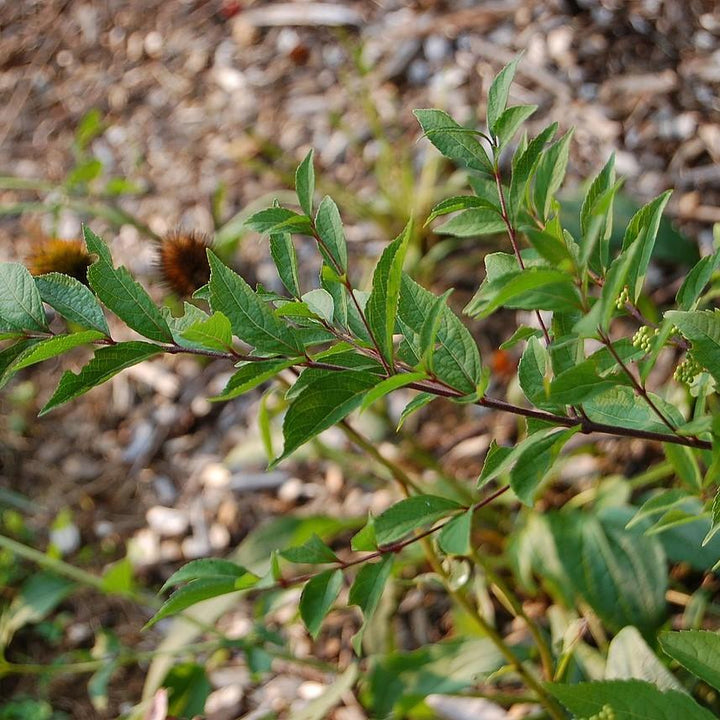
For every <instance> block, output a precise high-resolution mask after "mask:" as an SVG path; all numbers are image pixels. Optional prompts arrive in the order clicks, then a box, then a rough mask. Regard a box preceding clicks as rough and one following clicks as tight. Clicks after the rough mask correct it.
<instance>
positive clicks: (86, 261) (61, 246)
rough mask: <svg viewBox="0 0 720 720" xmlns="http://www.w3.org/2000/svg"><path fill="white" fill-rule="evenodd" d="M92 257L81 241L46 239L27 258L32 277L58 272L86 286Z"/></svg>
mask: <svg viewBox="0 0 720 720" xmlns="http://www.w3.org/2000/svg"><path fill="white" fill-rule="evenodd" d="M91 263H92V257H91V256H90V254H89V253H88V251H87V248H86V247H85V243H84V242H83V241H82V240H62V239H60V238H47V239H45V240H41V241H39V242H38V244H37V246H36V247H35V249H34V250H33V252H32V253H31V254H30V257H29V258H28V268H29V270H30V272H31V273H32V274H33V275H44V274H45V273H51V272H58V273H62V274H63V275H70V277H74V278H75V279H76V280H79V281H80V282H82V283H85V284H86V285H87V269H88V266H89V265H90V264H91Z"/></svg>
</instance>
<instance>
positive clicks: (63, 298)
mask: <svg viewBox="0 0 720 720" xmlns="http://www.w3.org/2000/svg"><path fill="white" fill-rule="evenodd" d="M35 286H36V287H37V289H38V290H39V292H40V297H41V298H42V300H43V302H46V303H47V304H48V305H50V307H52V308H54V309H55V310H57V311H58V313H60V315H62V316H63V317H64V318H65V319H66V320H69V321H70V322H74V323H77V324H78V325H80V326H81V327H84V328H91V329H93V330H99V331H100V332H101V333H103V334H104V335H106V336H109V335H110V330H109V328H108V325H107V320H105V315H104V314H103V311H102V308H101V307H100V304H99V303H98V301H97V298H96V297H95V295H93V293H92V291H91V290H90V289H89V288H87V287H86V286H85V285H83V284H82V283H81V282H80V281H79V280H76V279H75V278H73V277H70V276H69V275H62V274H61V273H47V274H46V275H39V276H37V277H36V278H35Z"/></svg>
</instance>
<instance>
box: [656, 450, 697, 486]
mask: <svg viewBox="0 0 720 720" xmlns="http://www.w3.org/2000/svg"><path fill="white" fill-rule="evenodd" d="M663 451H664V452H665V457H666V458H667V459H668V460H669V461H670V463H671V464H672V466H673V469H674V470H675V473H676V474H677V476H678V477H679V478H680V480H682V482H683V483H684V484H685V485H686V486H687V487H688V488H689V489H690V490H694V491H696V492H698V493H700V492H701V491H702V484H703V479H702V473H701V472H700V466H699V465H698V461H697V458H696V457H695V454H694V452H693V451H692V450H691V449H690V448H689V447H684V446H683V445H675V444H674V443H663Z"/></svg>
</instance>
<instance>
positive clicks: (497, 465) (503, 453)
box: [477, 439, 513, 488]
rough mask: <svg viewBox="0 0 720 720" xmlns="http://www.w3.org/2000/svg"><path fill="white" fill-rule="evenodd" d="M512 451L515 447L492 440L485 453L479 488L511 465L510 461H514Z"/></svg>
mask: <svg viewBox="0 0 720 720" xmlns="http://www.w3.org/2000/svg"><path fill="white" fill-rule="evenodd" d="M512 451H513V448H511V447H505V446H504V445H498V444H497V442H496V441H495V440H494V439H493V440H491V442H490V447H489V448H488V450H487V453H486V454H485V460H484V462H483V467H482V470H481V471H480V475H479V476H478V479H477V486H478V488H481V487H483V485H485V484H487V483H489V482H490V480H492V479H494V478H495V477H497V476H498V475H499V474H500V473H502V472H504V471H505V470H507V469H508V468H509V467H510V463H511V462H512V458H510V453H512Z"/></svg>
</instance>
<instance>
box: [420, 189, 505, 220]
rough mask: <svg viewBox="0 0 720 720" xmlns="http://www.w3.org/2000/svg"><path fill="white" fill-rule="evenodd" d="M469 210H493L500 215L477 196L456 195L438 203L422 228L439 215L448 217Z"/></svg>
mask: <svg viewBox="0 0 720 720" xmlns="http://www.w3.org/2000/svg"><path fill="white" fill-rule="evenodd" d="M471 208H475V209H477V208H484V209H485V210H494V211H495V212H496V213H497V214H498V215H500V214H501V211H500V208H499V207H497V205H494V204H493V203H491V202H490V201H489V200H486V199H485V198H482V197H477V195H457V196H454V197H450V198H447V199H445V200H443V201H442V202H439V203H438V204H437V205H436V206H435V207H434V208H433V209H432V211H431V212H430V215H429V216H428V219H427V220H426V221H425V225H423V227H427V226H428V225H429V224H430V223H431V222H432V221H433V220H435V218H438V217H440V216H441V215H448V214H449V213H453V212H457V211H458V210H469V209H471Z"/></svg>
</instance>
